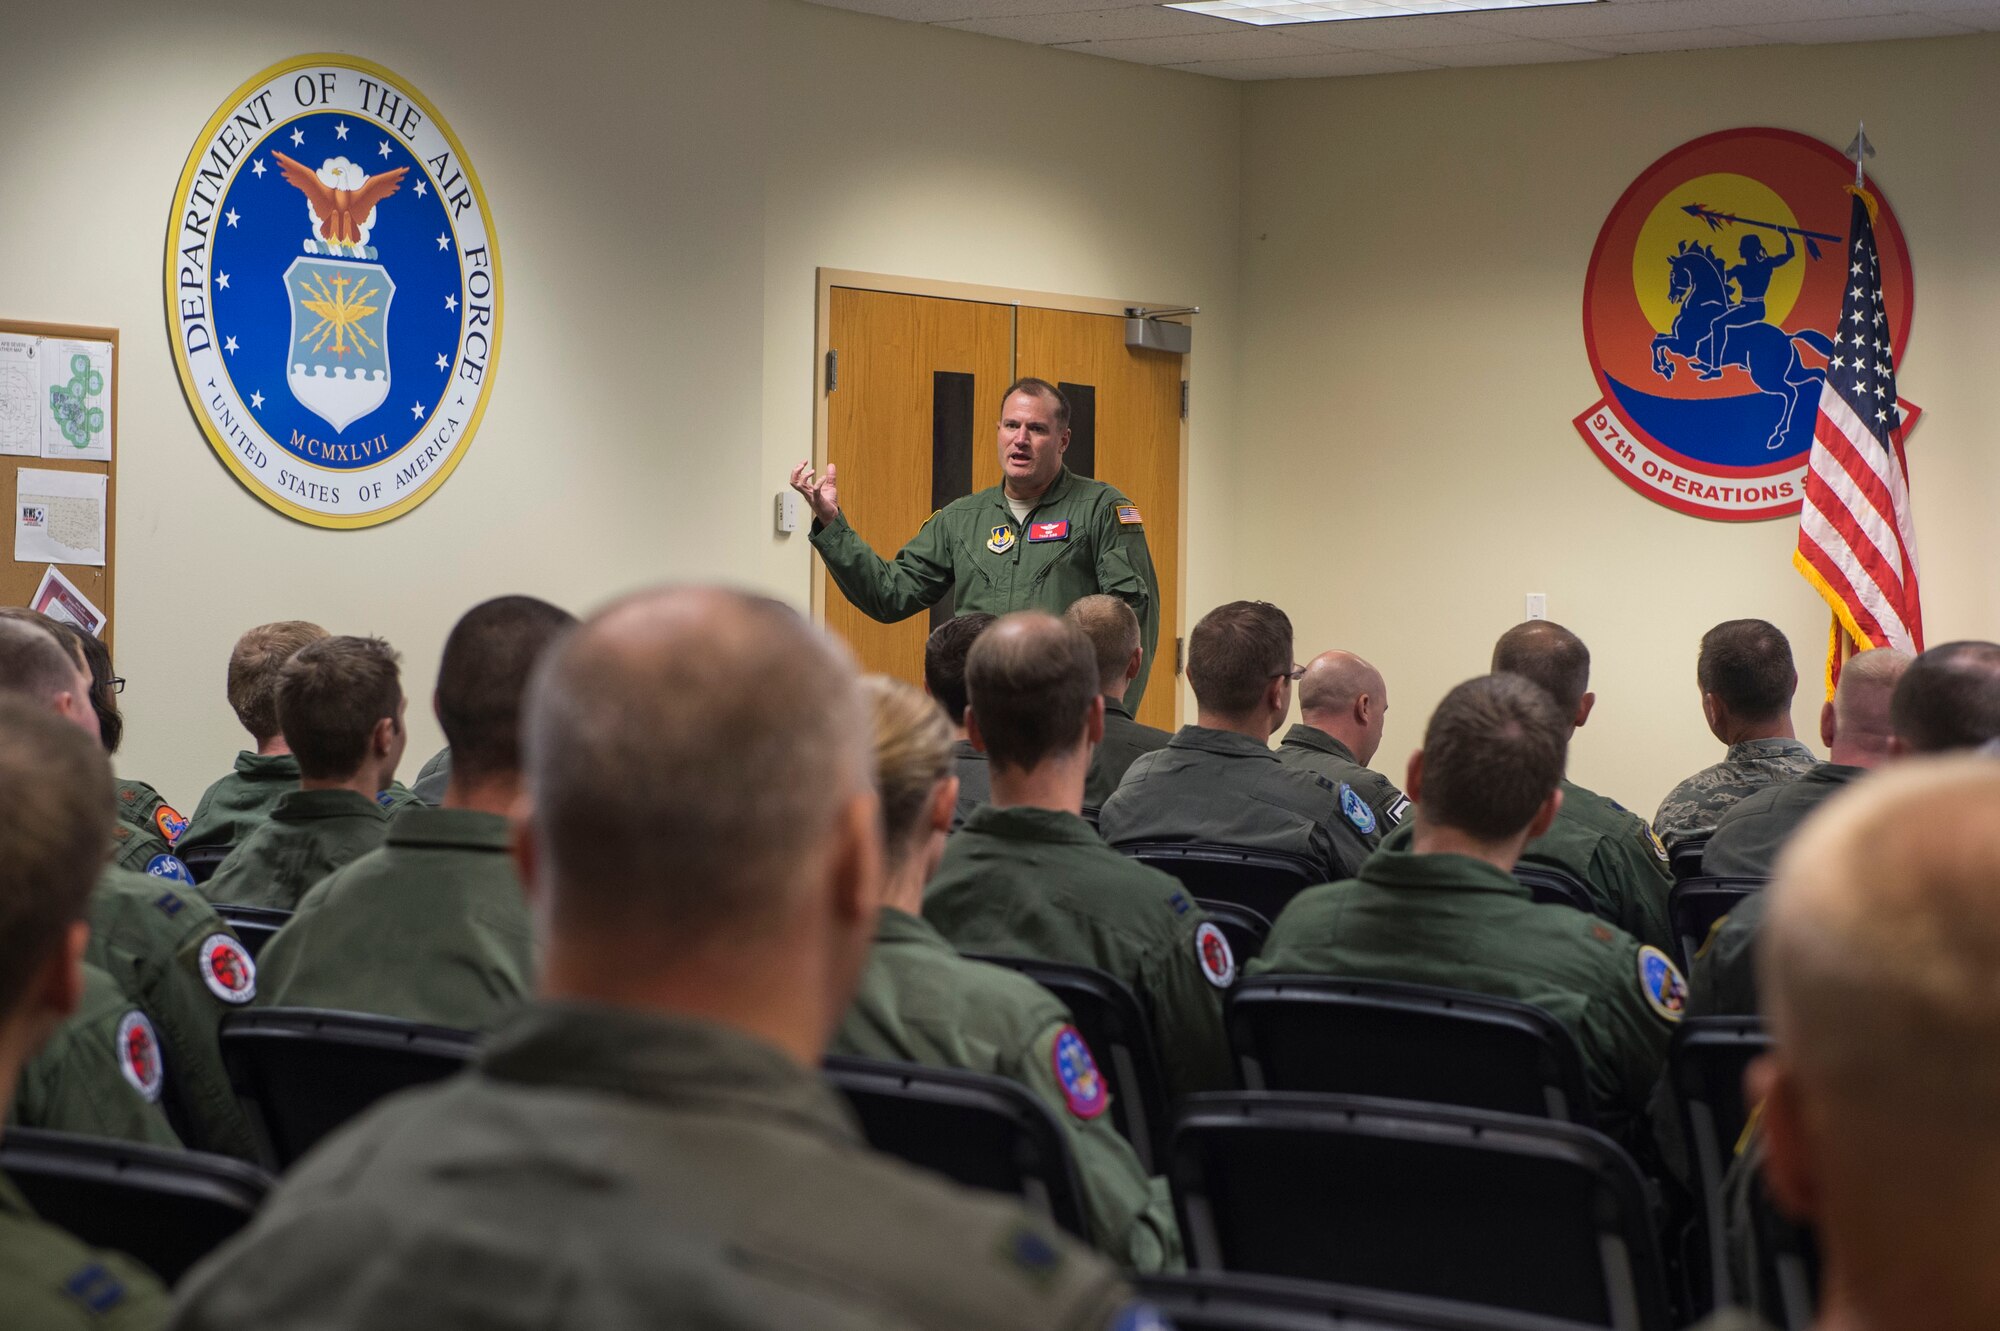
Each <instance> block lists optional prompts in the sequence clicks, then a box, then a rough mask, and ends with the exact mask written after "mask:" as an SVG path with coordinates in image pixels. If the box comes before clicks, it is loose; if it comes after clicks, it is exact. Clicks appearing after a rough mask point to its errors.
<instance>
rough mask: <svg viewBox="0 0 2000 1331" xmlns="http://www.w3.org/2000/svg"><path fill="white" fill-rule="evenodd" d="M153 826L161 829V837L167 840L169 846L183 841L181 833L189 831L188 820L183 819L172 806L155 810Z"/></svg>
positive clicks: (164, 806)
mask: <svg viewBox="0 0 2000 1331" xmlns="http://www.w3.org/2000/svg"><path fill="white" fill-rule="evenodd" d="M153 826H155V827H157V828H159V829H160V835H161V836H163V837H165V838H166V839H167V844H168V845H169V846H171V845H173V844H174V843H175V842H177V841H179V840H180V839H181V833H183V832H185V831H187V830H188V820H187V819H185V818H183V817H181V816H180V814H179V813H177V812H176V811H175V810H174V808H173V807H172V806H171V805H167V804H162V805H161V806H160V807H159V808H157V809H155V810H153Z"/></svg>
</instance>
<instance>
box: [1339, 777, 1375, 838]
mask: <svg viewBox="0 0 2000 1331" xmlns="http://www.w3.org/2000/svg"><path fill="white" fill-rule="evenodd" d="M1340 811H1341V812H1342V813H1344V814H1346V815H1347V821H1348V822H1350V823H1353V824H1354V830H1355V831H1357V832H1359V833H1361V835H1362V836H1374V835H1375V810H1373V809H1371V808H1369V807H1368V801H1367V800H1364V799H1362V798H1361V796H1359V795H1357V794H1355V792H1354V787H1353V786H1350V785H1348V784H1347V783H1346V782H1345V781H1343V782H1341V783H1340Z"/></svg>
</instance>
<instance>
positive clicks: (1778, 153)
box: [1575, 129, 1918, 522]
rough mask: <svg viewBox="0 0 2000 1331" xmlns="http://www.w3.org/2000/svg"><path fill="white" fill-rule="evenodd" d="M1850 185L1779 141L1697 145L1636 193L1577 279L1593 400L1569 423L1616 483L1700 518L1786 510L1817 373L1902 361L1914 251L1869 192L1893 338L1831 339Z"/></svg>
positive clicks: (1838, 332)
mask: <svg viewBox="0 0 2000 1331" xmlns="http://www.w3.org/2000/svg"><path fill="white" fill-rule="evenodd" d="M1853 183H1854V164H1853V162H1852V161H1850V160H1849V159H1847V158H1845V157H1843V156H1842V155H1841V154H1840V153H1839V152H1837V151H1836V150H1835V149H1833V148H1831V147H1829V146H1828V145H1826V144H1824V143H1821V142H1820V141H1819V140H1817V139H1811V138H1807V137H1806V136H1805V135H1803V134H1794V133H1791V132H1789V131H1787V130H1780V129H1733V130H1727V131H1724V132H1723V133H1720V134H1710V135H1708V136H1706V137H1705V138H1699V139H1695V140H1693V141H1692V142H1690V143H1684V144H1682V145H1681V146H1680V147H1678V148H1676V149H1674V150H1673V151H1672V152H1670V153H1668V154H1667V155H1666V156H1664V157H1662V158H1661V159H1660V160H1659V161H1657V162H1655V163H1653V164H1652V165H1651V166H1649V167H1647V168H1646V170H1645V171H1643V172H1642V173H1640V176H1639V178H1638V179H1637V180H1635V181H1633V182H1632V185H1631V188H1629V189H1627V190H1626V191H1625V195H1624V197H1623V198H1621V199H1619V200H1618V203H1617V205H1616V206H1615V207H1613V208H1612V210H1611V215H1610V216H1609V217H1608V218H1606V219H1605V222H1604V228H1603V230H1601V231H1600V232H1599V233H1598V236H1597V248H1596V249H1595V250H1593V251H1592V252H1591V256H1590V271H1589V274H1588V275H1587V276H1586V277H1585V279H1584V290H1583V338H1584V345H1585V348H1586V349H1587V351H1588V353H1589V356H1590V368H1591V371H1592V372H1593V373H1594V374H1595V375H1596V376H1597V385H1598V388H1599V390H1600V391H1601V392H1602V393H1603V395H1604V396H1603V399H1602V400H1601V401H1599V402H1598V403H1597V405H1595V406H1593V407H1591V408H1590V409H1589V410H1588V411H1586V412H1584V413H1583V414H1582V415H1581V416H1578V417H1577V418H1576V422H1575V424H1576V428H1577V430H1578V431H1579V432H1580V433H1581V434H1582V435H1583V438H1584V441H1585V442H1586V443H1588V444H1589V445H1590V447H1591V448H1592V449H1593V450H1594V451H1595V452H1596V453H1597V455H1598V457H1599V458H1601V459H1602V460H1603V462H1604V465H1605V466H1607V467H1609V468H1611V470H1612V473H1613V474H1614V475H1616V476H1617V477H1618V478H1619V479H1620V480H1622V481H1624V482H1625V483H1626V484H1627V485H1629V486H1631V487H1632V488H1633V489H1634V490H1637V491H1638V492H1639V493H1640V494H1643V495H1645V496H1646V497H1647V498H1649V499H1652V500H1654V501H1655V502H1657V503H1661V504H1665V505H1666V506H1667V507H1669V508H1674V509H1679V510H1680V511H1681V512H1683V513H1690V514H1693V515H1695V516H1696V517H1703V518H1715V519H1719V520H1723V521H1732V522H1743V521H1751V520H1754V519H1758V518H1775V517H1784V516H1787V515H1790V514H1794V513H1797V512H1798V510H1799V505H1800V502H1801V501H1802V500H1803V498H1804V496H1805V482H1804V474H1805V468H1806V457H1807V453H1808V451H1809V450H1810V448H1811V446H1812V437H1813V423H1814V420H1815V419H1816V417H1817V415H1818V406H1819V395H1820V385H1821V383H1822V382H1823V381H1824V380H1825V378H1826V371H1827V366H1828V363H1829V362H1830V361H1831V359H1832V358H1833V357H1834V356H1836V355H1842V354H1847V355H1852V354H1854V353H1855V351H1857V350H1859V351H1861V352H1863V353H1864V354H1866V355H1868V356H1870V357H1875V358H1879V359H1881V360H1882V361H1883V363H1885V364H1901V362H1902V358H1903V347H1904V345H1905V344H1906V343H1907V342H1908V340H1909V336H1910V311H1911V308H1912V304H1913V292H1912V285H1911V275H1910V258H1909V252H1908V250H1906V249H1905V248H1904V245H1903V232H1902V228H1901V227H1899V226H1898V225H1897V224H1896V215H1895V213H1894V212H1893V211H1891V209H1890V208H1889V204H1888V201H1887V200H1886V199H1884V198H1883V197H1882V194H1881V191H1880V190H1879V189H1878V188H1877V187H1876V186H1875V184H1874V182H1873V181H1872V180H1871V181H1870V182H1869V183H1868V191H1869V193H1870V194H1871V195H1872V196H1873V197H1874V199H1875V201H1876V203H1877V205H1878V208H1879V212H1878V216H1877V218H1876V221H1875V237H1876V240H1877V242H1878V244H1879V245H1880V247H1881V264H1880V267H1881V275H1882V294H1883V304H1884V308H1885V310H1886V312H1887V314H1888V324H1889V330H1890V333H1891V334H1892V335H1891V336H1887V337H1883V336H1879V335H1878V336H1877V337H1875V338H1873V339H1871V342H1870V345H1867V346H1864V347H1853V346H1849V345H1847V342H1848V340H1849V339H1848V337H1847V332H1848V330H1843V329H1841V328H1840V308H1841V305H1840V302H1841V296H1842V294H1843V293H1844V292H1845V291H1846V289H1847V287H1848V285H1849V281H1850V279H1851V278H1853V277H1855V276H1857V274H1853V273H1850V272H1848V267H1849V265H1848V261H1847V241H1848V237H1847V227H1848V218H1849V216H1850V214H1851V212H1852V206H1853V198H1852V196H1851V194H1850V192H1849V189H1850V187H1851V186H1852V185H1853ZM1837 341H1838V342H1839V343H1840V345H1836V342H1837ZM1878 343H1879V345H1876V344H1878ZM1901 406H1902V410H1903V413H1904V417H1905V421H1906V428H1907V423H1908V422H1910V421H1914V420H1915V418H1916V416H1917V414H1918V412H1917V409H1916V408H1915V407H1913V406H1911V405H1910V404H1909V403H1908V402H1904V403H1902V404H1901Z"/></svg>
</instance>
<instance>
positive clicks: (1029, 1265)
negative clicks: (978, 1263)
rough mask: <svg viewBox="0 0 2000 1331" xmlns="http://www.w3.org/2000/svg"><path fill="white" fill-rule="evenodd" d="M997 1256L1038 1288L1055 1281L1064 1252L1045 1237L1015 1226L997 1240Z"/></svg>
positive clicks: (1034, 1231) (1039, 1232)
mask: <svg viewBox="0 0 2000 1331" xmlns="http://www.w3.org/2000/svg"><path fill="white" fill-rule="evenodd" d="M1000 1255H1001V1256H1002V1257H1004V1258H1005V1259H1006V1260H1007V1261H1008V1262H1009V1263H1010V1264H1012V1265H1013V1266H1015V1267H1018V1268H1019V1269H1020V1270H1021V1271H1023V1272H1024V1273H1026V1274H1027V1276H1028V1277H1029V1278H1030V1279H1031V1280H1033V1281H1034V1282H1035V1283H1036V1284H1038V1285H1046V1284H1048V1283H1049V1282H1050V1281H1051V1280H1053V1279H1055V1275H1056V1272H1058V1271H1060V1270H1062V1267H1063V1251H1062V1249H1061V1248H1058V1247H1057V1246H1056V1245H1055V1244H1054V1243H1052V1242H1050V1241H1049V1238H1048V1236H1047V1235H1046V1234H1043V1233H1042V1232H1041V1231H1039V1230H1037V1229H1034V1228H1033V1227H1031V1226H1028V1225H1017V1226H1015V1227H1014V1228H1013V1229H1011V1230H1009V1231H1007V1233H1006V1234H1005V1235H1004V1236H1002V1238H1001V1240H1000Z"/></svg>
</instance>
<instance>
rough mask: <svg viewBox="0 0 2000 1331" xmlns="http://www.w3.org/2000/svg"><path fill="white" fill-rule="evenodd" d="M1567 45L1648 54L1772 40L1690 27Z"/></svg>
mask: <svg viewBox="0 0 2000 1331" xmlns="http://www.w3.org/2000/svg"><path fill="white" fill-rule="evenodd" d="M1564 40H1565V42H1566V44H1567V45H1570V46H1581V47H1583V48H1584V49H1585V50H1588V51H1602V52H1604V53H1605V54H1606V55H1650V54H1653V53H1655V52H1659V51H1709V50H1715V49H1717V48H1720V47H1726V46H1766V45H1770V44H1771V43H1772V42H1774V41H1776V40H1777V39H1776V38H1772V37H1759V36H1758V35H1757V34H1756V33H1754V32H1751V31H1750V30H1749V29H1748V28H1691V29H1687V30H1685V31H1682V32H1621V33H1615V34H1611V35H1608V36H1603V37H1569V38H1565V39H1564Z"/></svg>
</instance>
